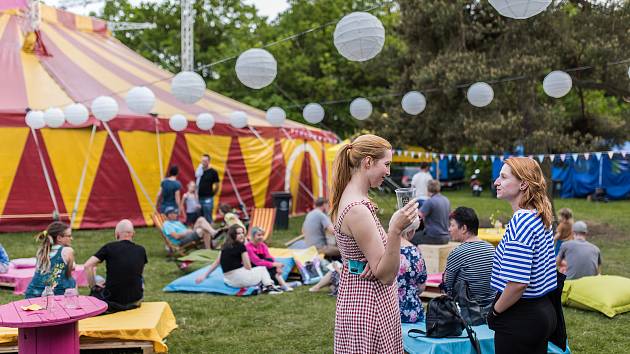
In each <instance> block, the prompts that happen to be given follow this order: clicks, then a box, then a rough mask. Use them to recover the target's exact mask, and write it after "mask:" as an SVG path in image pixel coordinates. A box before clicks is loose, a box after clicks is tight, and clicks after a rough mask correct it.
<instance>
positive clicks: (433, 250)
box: [419, 242, 459, 274]
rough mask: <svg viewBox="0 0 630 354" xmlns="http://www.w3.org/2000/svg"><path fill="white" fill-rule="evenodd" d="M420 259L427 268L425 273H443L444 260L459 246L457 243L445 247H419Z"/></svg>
mask: <svg viewBox="0 0 630 354" xmlns="http://www.w3.org/2000/svg"><path fill="white" fill-rule="evenodd" d="M419 246H420V250H421V251H422V258H424V262H425V264H426V266H427V273H429V274H433V273H443V272H444V269H446V259H447V258H448V255H449V254H450V253H451V251H452V250H453V249H454V248H455V247H457V246H459V242H449V243H448V244H446V245H419Z"/></svg>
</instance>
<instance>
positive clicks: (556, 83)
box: [543, 70, 573, 98]
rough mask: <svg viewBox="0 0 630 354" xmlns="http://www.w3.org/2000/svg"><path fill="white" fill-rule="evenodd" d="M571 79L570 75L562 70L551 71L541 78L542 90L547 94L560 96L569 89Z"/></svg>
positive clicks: (571, 84)
mask: <svg viewBox="0 0 630 354" xmlns="http://www.w3.org/2000/svg"><path fill="white" fill-rule="evenodd" d="M571 86H573V81H572V80H571V75H569V74H567V73H565V72H564V71H560V70H556V71H552V72H550V73H549V74H547V76H545V79H544V80H543V90H544V91H545V93H546V94H547V95H548V96H551V97H553V98H560V97H562V96H564V95H566V94H567V93H569V91H571Z"/></svg>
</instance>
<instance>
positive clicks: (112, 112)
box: [91, 96, 118, 122]
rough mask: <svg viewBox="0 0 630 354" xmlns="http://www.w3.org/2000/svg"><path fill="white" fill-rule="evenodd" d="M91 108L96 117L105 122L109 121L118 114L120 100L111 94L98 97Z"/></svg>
mask: <svg viewBox="0 0 630 354" xmlns="http://www.w3.org/2000/svg"><path fill="white" fill-rule="evenodd" d="M91 108H92V114H93V115H94V117H95V118H96V119H98V120H100V121H103V122H108V121H110V120H112V119H114V118H115V117H116V115H118V102H116V100H115V99H113V98H111V97H109V96H99V97H96V98H95V99H94V101H92V106H91Z"/></svg>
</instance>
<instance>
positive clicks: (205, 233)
mask: <svg viewBox="0 0 630 354" xmlns="http://www.w3.org/2000/svg"><path fill="white" fill-rule="evenodd" d="M164 213H165V214H166V221H164V225H163V226H162V232H164V235H166V237H168V239H169V240H170V241H171V242H172V243H173V244H175V245H177V246H183V245H186V244H188V243H191V242H196V241H199V240H203V244H204V246H205V248H212V247H211V246H212V236H214V235H215V234H216V233H217V231H216V230H215V229H214V228H212V226H210V224H209V223H208V221H207V220H206V219H205V218H204V217H199V218H198V219H197V221H195V224H194V225H193V227H192V228H187V227H186V225H184V224H182V223H181V221H179V220H178V217H179V211H178V210H177V208H173V207H168V208H166V210H165V211H164Z"/></svg>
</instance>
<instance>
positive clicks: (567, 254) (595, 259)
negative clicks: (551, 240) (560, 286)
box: [556, 221, 602, 279]
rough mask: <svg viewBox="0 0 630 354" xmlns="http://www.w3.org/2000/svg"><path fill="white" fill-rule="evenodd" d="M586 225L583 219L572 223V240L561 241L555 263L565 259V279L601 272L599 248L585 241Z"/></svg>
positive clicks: (558, 263) (559, 264) (559, 263)
mask: <svg viewBox="0 0 630 354" xmlns="http://www.w3.org/2000/svg"><path fill="white" fill-rule="evenodd" d="M587 234H588V227H587V226H586V223H585V222H584V221H576V222H575V223H574V224H573V240H569V241H566V242H563V243H562V245H561V246H560V251H559V252H558V258H557V261H556V263H557V265H558V266H559V267H560V266H561V263H562V262H563V261H566V273H565V274H566V276H567V279H579V278H582V277H587V276H591V275H598V274H602V254H601V252H600V251H599V248H598V247H597V246H595V245H594V244H592V243H590V242H588V241H586V235H587Z"/></svg>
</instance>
